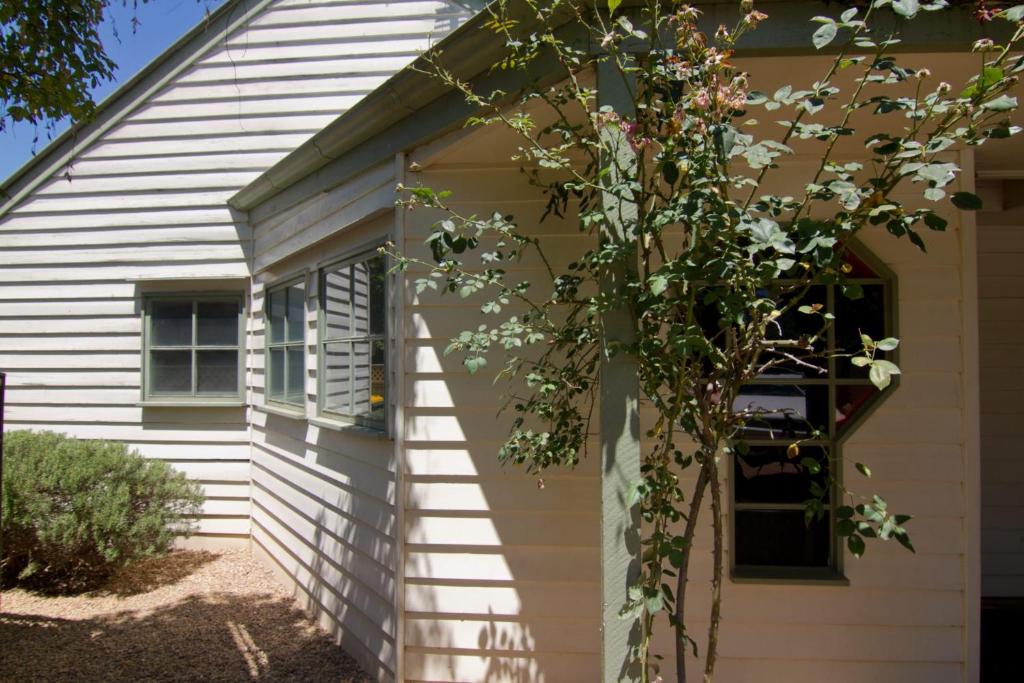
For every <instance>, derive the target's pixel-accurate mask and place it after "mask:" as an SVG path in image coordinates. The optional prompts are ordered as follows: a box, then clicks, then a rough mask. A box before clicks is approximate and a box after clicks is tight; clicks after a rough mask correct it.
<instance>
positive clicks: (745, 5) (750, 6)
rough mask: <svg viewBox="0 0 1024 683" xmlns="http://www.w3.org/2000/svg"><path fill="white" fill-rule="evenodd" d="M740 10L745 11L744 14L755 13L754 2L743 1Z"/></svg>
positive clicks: (751, 0) (750, 0)
mask: <svg viewBox="0 0 1024 683" xmlns="http://www.w3.org/2000/svg"><path fill="white" fill-rule="evenodd" d="M740 9H741V10H743V11H744V12H746V13H748V14H749V13H750V12H753V11H754V0H743V1H742V2H741V3H740Z"/></svg>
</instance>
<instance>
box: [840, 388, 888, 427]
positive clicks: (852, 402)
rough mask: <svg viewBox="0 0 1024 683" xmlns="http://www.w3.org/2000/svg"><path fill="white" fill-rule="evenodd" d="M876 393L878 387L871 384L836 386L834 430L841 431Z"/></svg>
mask: <svg viewBox="0 0 1024 683" xmlns="http://www.w3.org/2000/svg"><path fill="white" fill-rule="evenodd" d="M876 395H878V389H877V388H876V387H875V386H874V385H873V384H868V385H863V384H859V385H857V384H855V385H840V386H838V387H836V431H837V432H840V433H842V431H843V430H844V429H845V428H846V427H847V426H849V425H850V423H851V422H852V421H853V417H854V416H855V415H857V413H859V412H861V411H862V410H863V409H864V407H865V406H866V405H867V403H868V401H870V400H871V399H872V398H873V397H874V396H876Z"/></svg>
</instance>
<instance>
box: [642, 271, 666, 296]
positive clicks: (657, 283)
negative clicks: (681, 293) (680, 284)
mask: <svg viewBox="0 0 1024 683" xmlns="http://www.w3.org/2000/svg"><path fill="white" fill-rule="evenodd" d="M647 282H648V283H649V284H650V286H651V294H654V295H658V294H661V293H662V292H664V291H665V290H666V289H668V278H667V277H665V276H664V275H657V274H655V275H652V276H651V277H650V279H649V280H648V281H647Z"/></svg>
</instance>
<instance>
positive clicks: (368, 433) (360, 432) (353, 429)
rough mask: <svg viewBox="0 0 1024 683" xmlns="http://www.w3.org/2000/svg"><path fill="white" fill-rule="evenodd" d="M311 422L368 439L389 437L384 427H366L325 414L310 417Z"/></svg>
mask: <svg viewBox="0 0 1024 683" xmlns="http://www.w3.org/2000/svg"><path fill="white" fill-rule="evenodd" d="M309 424H311V425H316V426H317V427H323V428H324V429H331V430H334V431H336V432H342V433H344V434H351V435H353V436H362V437H366V438H368V439H381V440H384V439H388V438H389V437H388V433H387V432H386V431H384V430H383V429H374V428H372V427H364V426H363V425H358V424H353V423H351V422H342V421H341V420H332V419H330V418H327V417H323V416H318V417H311V418H309Z"/></svg>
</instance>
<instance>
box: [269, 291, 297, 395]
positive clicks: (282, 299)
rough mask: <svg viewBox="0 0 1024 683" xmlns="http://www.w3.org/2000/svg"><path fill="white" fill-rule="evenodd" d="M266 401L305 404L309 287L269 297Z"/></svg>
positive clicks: (276, 293) (271, 293)
mask: <svg viewBox="0 0 1024 683" xmlns="http://www.w3.org/2000/svg"><path fill="white" fill-rule="evenodd" d="M266 310H267V317H266V320H267V330H266V334H267V359H266V363H267V374H266V377H267V387H266V391H267V399H268V400H270V401H275V402H278V403H287V404H290V405H296V406H301V405H303V404H304V403H305V400H306V337H305V328H306V284H305V282H304V281H299V282H293V283H291V284H287V285H284V286H282V287H277V288H275V289H272V290H271V291H270V292H269V293H268V294H267V309H266Z"/></svg>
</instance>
